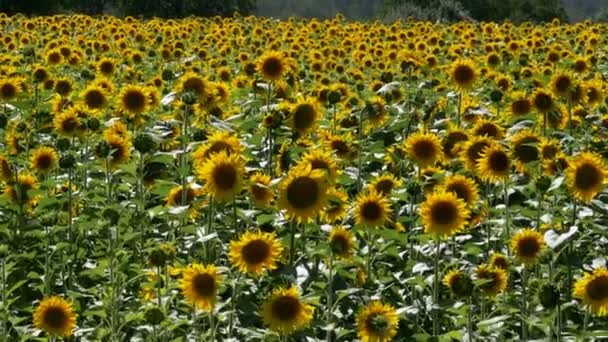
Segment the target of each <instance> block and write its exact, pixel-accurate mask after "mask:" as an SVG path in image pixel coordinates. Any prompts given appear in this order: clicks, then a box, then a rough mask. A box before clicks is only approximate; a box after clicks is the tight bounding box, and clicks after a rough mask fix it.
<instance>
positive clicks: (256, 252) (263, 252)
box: [241, 240, 270, 265]
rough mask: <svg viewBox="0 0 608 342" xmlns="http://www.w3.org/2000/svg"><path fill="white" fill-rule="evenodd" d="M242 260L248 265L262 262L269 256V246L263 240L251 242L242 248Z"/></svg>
mask: <svg viewBox="0 0 608 342" xmlns="http://www.w3.org/2000/svg"><path fill="white" fill-rule="evenodd" d="M241 253H242V255H243V260H244V261H245V262H246V263H247V264H250V265H257V264H261V263H262V262H264V261H265V260H266V259H268V257H269V256H270V246H269V245H268V243H267V242H266V241H264V240H253V241H250V242H249V243H247V244H246V245H245V246H243V249H242V251H241Z"/></svg>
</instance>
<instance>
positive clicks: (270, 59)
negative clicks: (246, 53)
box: [257, 51, 289, 81]
mask: <svg viewBox="0 0 608 342" xmlns="http://www.w3.org/2000/svg"><path fill="white" fill-rule="evenodd" d="M288 69H289V63H288V61H287V59H286V58H285V56H283V54H282V53H280V52H277V51H268V52H266V53H264V54H263V55H262V56H260V57H259V59H258V64H257V70H258V72H259V73H260V74H262V76H263V77H264V78H265V79H267V80H269V81H277V80H279V79H280V78H281V77H282V76H283V75H284V74H286V73H287V71H288Z"/></svg>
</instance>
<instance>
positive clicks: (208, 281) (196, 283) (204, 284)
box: [192, 273, 215, 297]
mask: <svg viewBox="0 0 608 342" xmlns="http://www.w3.org/2000/svg"><path fill="white" fill-rule="evenodd" d="M192 288H193V289H194V291H195V292H196V294H197V295H199V296H201V297H210V296H212V295H213V294H214V293H215V279H214V278H213V276H211V275H210V274H208V273H199V274H196V275H195V276H194V277H192Z"/></svg>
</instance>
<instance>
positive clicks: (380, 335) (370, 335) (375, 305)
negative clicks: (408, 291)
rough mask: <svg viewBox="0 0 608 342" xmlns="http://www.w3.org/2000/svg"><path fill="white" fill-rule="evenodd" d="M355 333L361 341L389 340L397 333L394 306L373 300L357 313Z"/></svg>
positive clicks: (397, 316) (397, 321) (377, 341)
mask: <svg viewBox="0 0 608 342" xmlns="http://www.w3.org/2000/svg"><path fill="white" fill-rule="evenodd" d="M356 322H357V335H358V336H359V338H360V339H361V341H362V342H389V341H392V340H393V339H394V338H395V336H396V335H397V330H398V329H399V315H398V314H397V311H396V310H395V308H394V307H392V306H391V305H389V304H384V303H382V302H380V301H373V302H371V303H369V304H367V305H366V306H365V307H363V308H362V309H361V310H359V313H357V318H356Z"/></svg>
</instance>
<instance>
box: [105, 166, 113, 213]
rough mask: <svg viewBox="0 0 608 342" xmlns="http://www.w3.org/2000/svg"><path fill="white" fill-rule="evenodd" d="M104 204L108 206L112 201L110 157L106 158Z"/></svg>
mask: <svg viewBox="0 0 608 342" xmlns="http://www.w3.org/2000/svg"><path fill="white" fill-rule="evenodd" d="M105 164H106V165H105V166H106V169H105V171H106V204H108V205H109V204H110V203H111V201H112V176H111V175H110V156H109V155H108V156H106V160H105Z"/></svg>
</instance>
